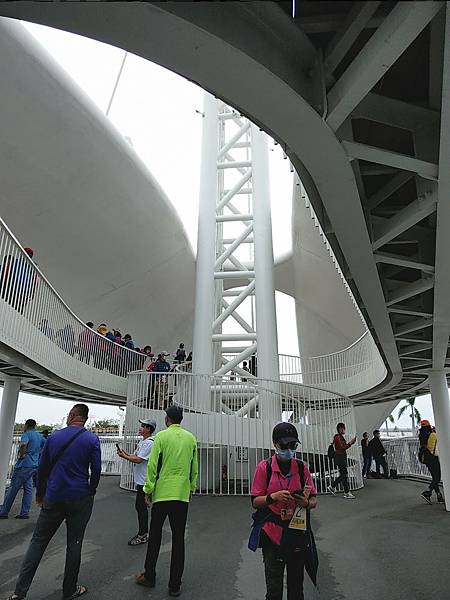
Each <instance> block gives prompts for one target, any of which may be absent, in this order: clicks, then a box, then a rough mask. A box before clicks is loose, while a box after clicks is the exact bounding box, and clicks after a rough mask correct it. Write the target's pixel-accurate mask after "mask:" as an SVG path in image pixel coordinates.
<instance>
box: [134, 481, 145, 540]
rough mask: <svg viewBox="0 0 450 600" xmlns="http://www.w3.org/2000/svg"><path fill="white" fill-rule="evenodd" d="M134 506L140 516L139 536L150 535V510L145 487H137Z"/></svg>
mask: <svg viewBox="0 0 450 600" xmlns="http://www.w3.org/2000/svg"><path fill="white" fill-rule="evenodd" d="M134 506H135V508H136V511H137V514H138V523H139V531H138V534H139V535H145V534H146V533H148V508H147V505H146V504H145V494H144V486H143V485H137V486H136V502H135V504H134Z"/></svg>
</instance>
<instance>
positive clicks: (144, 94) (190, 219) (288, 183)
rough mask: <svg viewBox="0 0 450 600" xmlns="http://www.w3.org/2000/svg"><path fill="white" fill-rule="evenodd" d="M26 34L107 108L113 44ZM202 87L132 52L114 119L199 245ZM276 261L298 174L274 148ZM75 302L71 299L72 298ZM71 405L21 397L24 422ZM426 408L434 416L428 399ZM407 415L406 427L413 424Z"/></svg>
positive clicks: (291, 309) (104, 410)
mask: <svg viewBox="0 0 450 600" xmlns="http://www.w3.org/2000/svg"><path fill="white" fill-rule="evenodd" d="M26 27H27V29H28V30H29V31H30V32H31V33H32V34H33V35H34V36H35V37H36V39H37V40H38V41H39V42H40V43H41V44H42V45H43V46H44V47H45V48H46V49H47V51H48V52H50V54H51V55H52V56H53V57H54V59H55V60H56V61H57V62H59V64H60V65H61V66H62V67H63V68H64V69H65V70H66V71H67V72H68V73H69V75H71V76H72V77H73V79H74V80H75V81H76V82H77V83H78V84H79V85H80V87H81V88H82V89H83V90H84V91H85V92H86V93H87V94H88V95H89V96H90V97H91V99H92V100H93V101H94V102H95V103H96V104H97V106H98V107H99V108H100V109H101V110H102V111H103V112H105V111H106V108H107V106H108V104H109V102H110V99H111V94H112V90H113V88H114V84H115V81H116V78H117V75H118V72H119V68H120V65H121V63H122V61H123V58H124V52H123V51H122V50H119V49H117V48H114V47H112V46H108V45H106V44H101V43H99V42H96V41H93V40H89V39H87V38H82V37H80V36H76V35H73V34H69V33H66V32H62V31H58V30H55V29H50V28H47V27H42V26H38V25H34V24H26ZM203 95H204V93H203V90H201V88H199V87H197V86H196V85H194V84H192V83H190V82H188V81H186V80H184V79H183V78H181V77H179V76H178V75H175V74H173V73H171V72H170V71H167V70H166V69H163V68H162V67H159V66H158V65H155V64H153V63H150V62H148V61H146V60H144V59H142V58H139V57H137V56H134V55H130V54H128V55H127V58H126V61H125V65H124V69H123V72H122V76H121V79H120V82H119V85H118V87H117V91H116V94H115V96H114V101H113V103H112V106H111V110H110V113H109V118H110V120H111V122H112V123H113V124H114V125H115V126H116V127H117V129H118V130H119V131H120V132H121V133H122V135H124V136H126V137H127V138H129V139H130V140H131V143H132V145H133V147H134V149H135V150H136V152H137V153H138V154H139V156H140V157H141V158H142V160H143V161H144V162H145V164H146V165H147V166H148V168H149V170H150V171H151V172H152V174H153V175H154V177H155V178H156V179H157V180H158V182H159V184H160V185H161V187H162V188H163V190H164V191H165V192H166V194H167V196H168V198H169V200H170V201H171V202H172V203H173V205H174V206H175V208H176V210H177V211H178V213H179V215H180V218H181V220H182V221H183V223H184V226H185V228H186V231H187V234H188V237H189V239H190V242H191V244H192V246H193V248H194V249H195V248H196V231H197V218H198V190H199V173H200V144H201V127H202V118H201V114H200V113H201V111H202V106H203ZM269 148H270V151H269V160H270V181H271V201H272V221H273V238H274V253H275V256H281V255H284V254H285V253H287V252H288V251H289V250H290V249H291V235H290V230H291V211H292V174H291V172H290V169H289V163H288V161H287V160H285V159H284V158H283V156H282V153H281V150H280V148H279V146H275V145H274V143H273V142H271V143H270V144H269ZM67 300H68V301H69V304H70V298H69V299H67ZM277 317H278V331H279V351H280V352H282V353H286V354H298V344H297V335H296V324H295V305H294V300H293V299H292V298H290V297H288V296H285V295H284V294H280V293H277ZM70 404H71V403H70V402H69V403H68V402H65V401H62V400H61V401H60V400H49V399H47V398H39V397H36V396H29V395H26V394H21V397H20V401H19V408H18V420H24V419H26V418H29V417H34V418H36V419H37V420H39V421H40V422H46V423H55V422H59V421H61V419H62V418H63V416H65V415H66V414H67V412H68V409H69V408H70ZM418 408H419V410H420V411H421V412H422V413H423V414H424V415H426V416H427V417H428V418H432V414H431V412H430V410H431V409H430V401H429V398H428V397H424V399H420V400H418ZM91 414H94V415H95V416H97V418H101V417H104V416H110V417H116V416H117V408H114V407H102V406H99V405H91ZM409 423H410V422H409V421H408V419H407V418H406V417H405V418H403V419H402V421H401V423H400V424H401V425H402V426H408V425H409Z"/></svg>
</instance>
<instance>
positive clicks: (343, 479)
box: [331, 457, 350, 494]
mask: <svg viewBox="0 0 450 600" xmlns="http://www.w3.org/2000/svg"><path fill="white" fill-rule="evenodd" d="M335 463H336V466H337V468H338V469H339V477H338V478H337V479H335V480H334V481H332V482H331V485H332V487H334V488H335V487H337V486H338V485H339V484H340V483H342V485H343V487H344V492H345V493H346V494H348V492H349V491H350V486H349V485H348V469H347V459H346V458H341V457H339V458H338V457H336V458H335Z"/></svg>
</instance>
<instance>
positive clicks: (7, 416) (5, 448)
mask: <svg viewBox="0 0 450 600" xmlns="http://www.w3.org/2000/svg"><path fill="white" fill-rule="evenodd" d="M4 377H5V385H4V387H3V395H2V406H1V408H0V502H1V503H3V496H4V493H5V486H6V475H7V472H8V464H9V457H10V456H11V447H12V441H13V433H14V424H15V421H16V412H17V401H18V399H19V390H20V378H19V377H9V376H8V375H5V376H4Z"/></svg>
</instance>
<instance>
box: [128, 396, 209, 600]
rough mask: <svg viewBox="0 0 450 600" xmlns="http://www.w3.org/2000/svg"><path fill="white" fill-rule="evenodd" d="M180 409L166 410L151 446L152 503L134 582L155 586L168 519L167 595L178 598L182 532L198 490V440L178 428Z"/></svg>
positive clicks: (148, 489) (146, 487)
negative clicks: (142, 566)
mask: <svg viewBox="0 0 450 600" xmlns="http://www.w3.org/2000/svg"><path fill="white" fill-rule="evenodd" d="M182 420H183V409H182V408H180V407H179V406H176V405H172V406H169V407H168V408H167V410H166V427H167V429H165V430H164V431H160V432H159V433H158V434H157V435H156V437H155V441H154V443H153V447H152V451H151V454H150V458H149V460H148V467H147V480H146V482H145V485H144V492H145V494H146V498H147V500H148V502H149V503H150V502H152V503H153V508H152V516H151V522H150V532H149V543H148V548H147V556H146V558H145V571H144V572H143V573H140V574H139V575H138V576H137V577H136V583H137V584H138V585H143V586H145V587H154V586H155V581H156V563H157V561H158V555H159V550H160V547H161V537H162V528H163V525H164V521H165V520H166V517H167V516H168V517H169V523H170V528H171V530H172V556H171V561H170V578H169V596H179V595H180V593H181V591H180V586H181V577H182V575H183V570H184V532H185V528H186V519H187V513H188V507H189V501H190V499H191V497H192V494H193V492H195V489H196V487H197V476H198V462H197V440H196V439H195V437H194V436H193V435H192V433H190V432H189V431H186V429H183V428H182V427H181V425H180V423H181V421H182Z"/></svg>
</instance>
